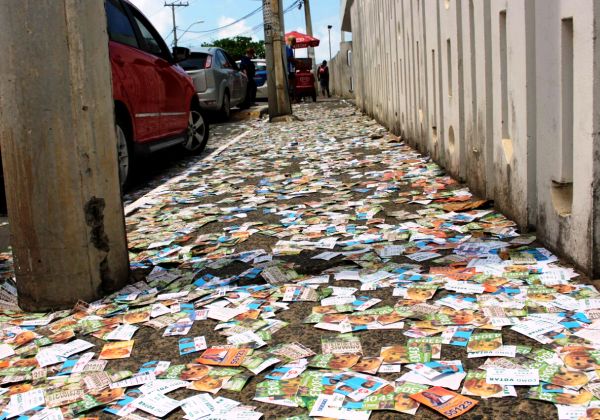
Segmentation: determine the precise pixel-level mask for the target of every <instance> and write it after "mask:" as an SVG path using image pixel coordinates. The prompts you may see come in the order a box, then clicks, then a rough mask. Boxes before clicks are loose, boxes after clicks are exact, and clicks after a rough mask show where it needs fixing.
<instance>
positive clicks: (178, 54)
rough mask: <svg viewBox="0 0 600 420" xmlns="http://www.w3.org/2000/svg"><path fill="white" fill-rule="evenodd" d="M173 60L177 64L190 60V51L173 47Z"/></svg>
mask: <svg viewBox="0 0 600 420" xmlns="http://www.w3.org/2000/svg"><path fill="white" fill-rule="evenodd" d="M173 58H174V59H175V62H176V63H179V62H180V61H184V60H187V59H188V58H190V49H189V48H185V47H173Z"/></svg>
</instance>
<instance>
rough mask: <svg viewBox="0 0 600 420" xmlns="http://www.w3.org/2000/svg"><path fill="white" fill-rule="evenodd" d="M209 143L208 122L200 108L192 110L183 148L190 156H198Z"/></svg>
mask: <svg viewBox="0 0 600 420" xmlns="http://www.w3.org/2000/svg"><path fill="white" fill-rule="evenodd" d="M206 143H208V122H207V120H206V117H205V116H204V114H203V113H202V112H201V111H200V109H199V108H197V107H196V108H192V109H191V110H190V115H189V119H188V129H187V132H186V138H185V141H184V142H183V144H182V146H183V148H184V149H185V150H186V151H187V152H188V153H190V154H193V155H198V154H200V153H202V152H203V151H204V149H205V148H206Z"/></svg>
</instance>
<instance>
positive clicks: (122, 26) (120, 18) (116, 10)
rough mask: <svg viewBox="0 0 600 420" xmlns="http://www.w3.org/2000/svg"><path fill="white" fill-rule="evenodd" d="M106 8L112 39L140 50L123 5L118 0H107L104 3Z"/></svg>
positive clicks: (109, 33) (109, 34) (109, 32)
mask: <svg viewBox="0 0 600 420" xmlns="http://www.w3.org/2000/svg"><path fill="white" fill-rule="evenodd" d="M104 8H105V10H106V20H107V27H108V36H109V37H110V39H111V40H112V41H115V42H119V43H121V44H125V45H129V46H130V47H135V48H139V46H138V42H137V39H136V37H135V31H134V30H133V26H131V22H130V21H129V18H128V17H127V14H126V13H125V10H123V6H122V5H121V3H119V2H118V1H117V0H107V1H105V2H104Z"/></svg>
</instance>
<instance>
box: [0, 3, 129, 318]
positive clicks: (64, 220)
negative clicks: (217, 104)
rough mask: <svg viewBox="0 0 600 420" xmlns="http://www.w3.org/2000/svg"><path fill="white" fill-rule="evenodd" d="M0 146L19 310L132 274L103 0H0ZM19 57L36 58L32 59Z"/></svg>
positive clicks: (69, 298)
mask: <svg viewBox="0 0 600 420" xmlns="http://www.w3.org/2000/svg"><path fill="white" fill-rule="evenodd" d="M0 27H2V30H1V31H0V48H1V49H2V51H3V53H4V55H3V57H2V60H0V74H2V78H0V146H1V152H2V160H3V163H4V171H5V174H6V176H5V183H6V195H7V201H8V214H9V220H10V230H11V243H12V247H13V255H14V262H15V264H14V265H15V274H16V279H17V289H18V294H19V304H20V306H21V308H23V309H25V310H32V311H45V310H49V309H56V308H67V307H72V305H73V304H74V303H75V302H76V301H77V300H79V299H81V300H86V301H92V300H94V299H97V298H99V297H100V296H101V295H102V294H103V293H105V292H110V291H114V290H117V289H119V288H121V287H122V286H124V285H125V284H126V282H127V280H128V277H129V262H128V255H127V243H126V238H125V224H124V217H123V206H122V203H121V194H120V191H119V177H118V170H117V145H116V144H117V142H116V136H115V126H114V116H113V100H112V86H111V69H110V64H109V60H108V37H107V34H106V15H105V12H104V1H103V0H86V1H80V0H20V1H18V2H13V1H0ZM25 56H29V57H36V59H35V60H27V61H28V63H27V65H26V66H24V65H23V58H24V57H25Z"/></svg>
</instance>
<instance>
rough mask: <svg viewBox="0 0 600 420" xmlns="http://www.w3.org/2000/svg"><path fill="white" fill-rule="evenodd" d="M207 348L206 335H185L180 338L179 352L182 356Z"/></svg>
mask: <svg viewBox="0 0 600 420" xmlns="http://www.w3.org/2000/svg"><path fill="white" fill-rule="evenodd" d="M206 348H207V346H206V339H205V338H204V337H183V338H180V339H179V354H180V355H181V356H184V355H186V354H191V353H196V352H199V351H201V350H206Z"/></svg>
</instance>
